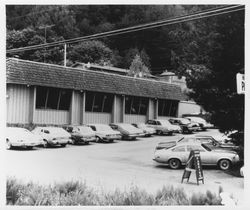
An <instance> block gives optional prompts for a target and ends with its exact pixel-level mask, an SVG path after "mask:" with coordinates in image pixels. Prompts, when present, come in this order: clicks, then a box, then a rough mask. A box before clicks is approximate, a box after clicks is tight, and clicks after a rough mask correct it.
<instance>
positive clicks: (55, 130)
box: [32, 126, 72, 147]
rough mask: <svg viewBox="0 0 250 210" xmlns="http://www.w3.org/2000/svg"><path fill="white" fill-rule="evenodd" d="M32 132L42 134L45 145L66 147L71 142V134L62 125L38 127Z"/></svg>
mask: <svg viewBox="0 0 250 210" xmlns="http://www.w3.org/2000/svg"><path fill="white" fill-rule="evenodd" d="M32 133H34V134H37V135H40V136H41V137H42V139H43V141H44V144H43V146H44V147H48V146H57V145H59V146H61V147H65V146H66V145H67V144H68V143H71V142H72V141H71V135H70V134H69V133H68V132H67V131H65V130H64V129H63V128H60V127H52V126H51V127H40V126H38V127H36V128H35V129H34V130H33V131H32Z"/></svg>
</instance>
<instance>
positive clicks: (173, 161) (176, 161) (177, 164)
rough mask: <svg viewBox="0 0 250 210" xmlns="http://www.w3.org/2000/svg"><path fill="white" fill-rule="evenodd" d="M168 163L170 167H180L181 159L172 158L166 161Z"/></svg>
mask: <svg viewBox="0 0 250 210" xmlns="http://www.w3.org/2000/svg"><path fill="white" fill-rule="evenodd" d="M168 164H169V166H170V168H172V169H178V168H180V167H181V161H180V160H179V159H177V158H172V159H170V160H169V161H168Z"/></svg>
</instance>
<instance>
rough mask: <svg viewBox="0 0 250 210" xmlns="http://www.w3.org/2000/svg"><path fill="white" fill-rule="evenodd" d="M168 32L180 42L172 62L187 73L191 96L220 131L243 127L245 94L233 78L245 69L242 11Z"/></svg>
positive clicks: (177, 68)
mask: <svg viewBox="0 0 250 210" xmlns="http://www.w3.org/2000/svg"><path fill="white" fill-rule="evenodd" d="M171 35H173V39H175V40H178V42H179V43H180V45H179V47H178V48H176V49H175V50H173V51H172V65H173V68H174V69H176V73H177V74H179V75H184V76H186V78H187V86H188V88H190V89H191V93H190V96H191V97H192V98H193V99H194V100H195V101H196V102H197V103H199V104H201V105H202V106H203V107H204V109H205V110H206V111H208V112H210V113H211V120H212V123H214V124H215V125H216V126H218V127H219V128H220V129H221V130H222V131H229V130H234V129H237V130H244V96H243V95H238V94H237V93H236V79H235V78H236V73H238V72H242V73H243V72H244V12H237V13H233V14H230V15H224V16H218V17H216V18H210V19H206V20H200V21H198V22H196V23H193V24H192V25H186V24H185V25H184V24H183V26H182V28H179V29H178V30H175V31H173V33H172V34H171Z"/></svg>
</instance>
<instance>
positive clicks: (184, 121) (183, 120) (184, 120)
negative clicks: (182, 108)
mask: <svg viewBox="0 0 250 210" xmlns="http://www.w3.org/2000/svg"><path fill="white" fill-rule="evenodd" d="M179 120H180V122H181V123H182V124H189V123H190V121H189V120H188V119H179Z"/></svg>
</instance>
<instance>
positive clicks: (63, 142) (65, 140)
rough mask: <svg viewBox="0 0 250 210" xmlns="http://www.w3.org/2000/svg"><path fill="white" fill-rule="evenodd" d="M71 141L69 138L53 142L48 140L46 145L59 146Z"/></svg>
mask: <svg viewBox="0 0 250 210" xmlns="http://www.w3.org/2000/svg"><path fill="white" fill-rule="evenodd" d="M71 141H72V140H71V139H69V138H61V139H54V140H49V141H48V143H49V144H50V145H60V144H67V143H69V142H71Z"/></svg>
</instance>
